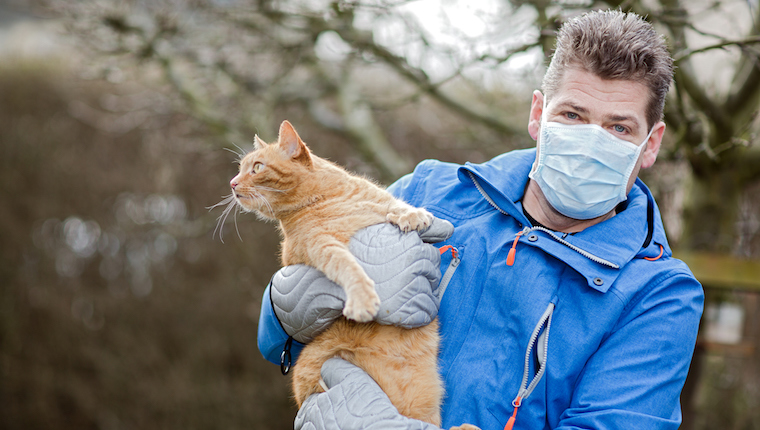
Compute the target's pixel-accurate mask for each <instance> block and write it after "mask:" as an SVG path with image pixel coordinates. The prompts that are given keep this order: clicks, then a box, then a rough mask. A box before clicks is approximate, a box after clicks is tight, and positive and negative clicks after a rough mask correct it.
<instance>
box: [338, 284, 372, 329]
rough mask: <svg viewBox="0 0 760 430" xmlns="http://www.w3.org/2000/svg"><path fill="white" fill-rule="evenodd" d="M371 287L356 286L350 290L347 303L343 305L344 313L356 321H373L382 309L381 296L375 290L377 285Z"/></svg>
mask: <svg viewBox="0 0 760 430" xmlns="http://www.w3.org/2000/svg"><path fill="white" fill-rule="evenodd" d="M369 287H370V288H355V289H353V290H352V291H351V292H349V293H348V294H347V295H348V298H347V299H346V305H345V306H344V307H343V315H344V316H345V317H346V318H348V319H350V320H354V321H358V322H368V321H372V319H374V318H375V315H377V311H378V310H379V309H380V296H378V295H377V293H376V292H375V285H374V283H372V284H371V285H370V286H369Z"/></svg>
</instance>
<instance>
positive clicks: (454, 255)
mask: <svg viewBox="0 0 760 430" xmlns="http://www.w3.org/2000/svg"><path fill="white" fill-rule="evenodd" d="M449 249H450V250H451V256H452V257H454V258H457V253H458V252H459V251H457V249H456V248H454V247H453V246H451V245H446V246H442V247H440V248H439V249H438V252H440V253H441V255H443V254H444V253H445V252H446V251H448V250H449Z"/></svg>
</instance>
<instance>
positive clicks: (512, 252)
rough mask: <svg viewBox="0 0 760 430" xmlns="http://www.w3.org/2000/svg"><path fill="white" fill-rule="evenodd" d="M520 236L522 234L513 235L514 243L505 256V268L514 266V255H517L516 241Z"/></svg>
mask: <svg viewBox="0 0 760 430" xmlns="http://www.w3.org/2000/svg"><path fill="white" fill-rule="evenodd" d="M522 234H523V233H522V232H519V233H517V234H516V235H515V241H514V242H512V249H510V250H509V253H508V254H507V266H511V265H513V264H515V254H517V241H518V240H520V236H522Z"/></svg>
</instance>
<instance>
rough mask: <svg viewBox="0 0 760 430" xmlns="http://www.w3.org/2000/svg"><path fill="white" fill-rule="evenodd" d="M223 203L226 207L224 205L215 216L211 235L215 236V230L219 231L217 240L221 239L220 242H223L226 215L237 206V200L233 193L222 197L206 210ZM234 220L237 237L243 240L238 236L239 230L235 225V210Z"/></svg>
mask: <svg viewBox="0 0 760 430" xmlns="http://www.w3.org/2000/svg"><path fill="white" fill-rule="evenodd" d="M224 205H227V207H225V208H224V210H223V211H222V214H221V215H219V216H218V217H217V218H216V227H215V228H214V233H213V235H212V237H213V236H215V235H216V233H217V231H218V232H219V240H221V241H222V243H224V223H225V222H226V221H227V217H228V216H229V215H230V212H232V211H233V210H235V209H236V208H237V202H236V201H235V195H234V194H230V195H228V196H227V197H225V198H224V199H222V201H220V202H219V203H217V204H215V205H213V206H209V207H208V208H207V209H208V210H212V209H214V208H217V207H219V206H224ZM234 220H235V230H236V231H237V233H238V238H240V240H243V238H242V237H240V231H239V230H238V227H237V211H235V216H234Z"/></svg>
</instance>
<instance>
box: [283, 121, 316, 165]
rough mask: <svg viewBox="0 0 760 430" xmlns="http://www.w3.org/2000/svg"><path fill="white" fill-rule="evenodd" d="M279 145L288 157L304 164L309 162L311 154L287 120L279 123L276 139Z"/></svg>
mask: <svg viewBox="0 0 760 430" xmlns="http://www.w3.org/2000/svg"><path fill="white" fill-rule="evenodd" d="M277 142H278V143H279V145H280V147H281V148H282V149H283V150H285V153H286V154H288V156H290V158H292V159H294V160H297V161H300V162H302V163H304V164H311V155H310V153H309V148H308V147H306V144H305V143H304V142H303V140H301V137H300V136H298V133H296V129H295V128H293V126H292V125H291V124H290V122H288V121H287V120H285V121H283V122H282V124H280V136H279V137H278V139H277Z"/></svg>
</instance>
